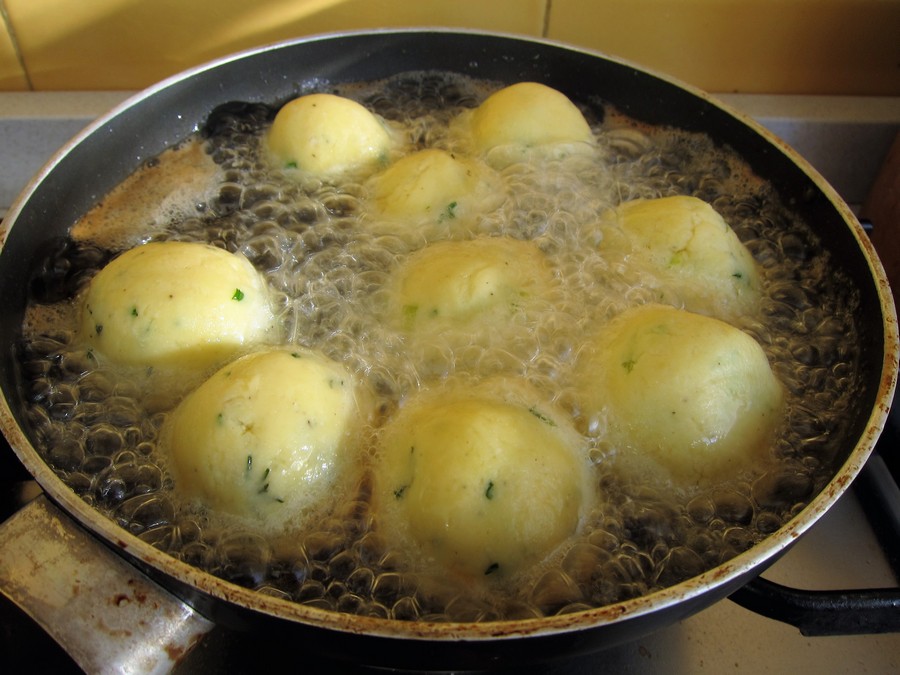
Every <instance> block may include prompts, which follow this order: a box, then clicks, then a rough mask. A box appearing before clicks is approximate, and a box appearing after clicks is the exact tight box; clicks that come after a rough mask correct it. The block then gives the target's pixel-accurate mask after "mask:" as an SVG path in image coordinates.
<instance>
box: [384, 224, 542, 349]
mask: <svg viewBox="0 0 900 675" xmlns="http://www.w3.org/2000/svg"><path fill="white" fill-rule="evenodd" d="M551 279H552V274H551V272H550V268H549V266H548V263H547V261H546V259H545V257H544V254H543V253H542V252H541V251H540V249H539V248H538V247H537V245H536V244H534V242H530V241H519V240H516V239H508V238H501V237H489V238H481V239H473V240H469V241H444V242H438V243H435V244H431V245H430V246H427V247H425V248H423V249H421V250H419V251H417V252H416V253H414V254H413V255H412V256H410V257H409V258H408V259H407V260H406V261H405V262H404V263H403V264H402V265H401V266H400V267H399V268H398V269H397V270H395V272H394V273H393V277H392V279H391V280H390V283H389V293H390V296H389V311H390V314H391V315H392V316H393V317H394V319H395V321H397V322H399V323H400V325H402V326H403V327H404V328H406V329H409V330H414V331H430V330H444V329H446V328H447V327H453V326H464V325H468V324H471V322H472V321H475V320H486V321H492V320H496V319H500V320H502V319H504V318H508V317H510V316H512V315H513V314H515V313H516V312H517V311H519V310H520V309H522V307H523V306H524V305H526V304H527V303H529V302H531V301H533V300H535V299H536V298H538V297H540V296H541V295H542V294H544V293H546V291H547V289H548V288H549V286H550V284H551Z"/></svg>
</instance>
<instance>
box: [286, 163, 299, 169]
mask: <svg viewBox="0 0 900 675" xmlns="http://www.w3.org/2000/svg"><path fill="white" fill-rule="evenodd" d="M284 168H285V169H296V168H297V162H288V163H287V164H285V165H284Z"/></svg>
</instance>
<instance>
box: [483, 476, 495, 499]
mask: <svg viewBox="0 0 900 675" xmlns="http://www.w3.org/2000/svg"><path fill="white" fill-rule="evenodd" d="M484 496H485V499H493V498H494V481H492V480H489V481H488V484H487V489H486V490H485V491H484Z"/></svg>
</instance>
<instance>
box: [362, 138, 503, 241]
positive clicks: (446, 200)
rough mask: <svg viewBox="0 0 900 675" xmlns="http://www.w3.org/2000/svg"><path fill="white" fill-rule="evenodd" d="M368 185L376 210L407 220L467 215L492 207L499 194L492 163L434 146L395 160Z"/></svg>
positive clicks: (439, 219)
mask: <svg viewBox="0 0 900 675" xmlns="http://www.w3.org/2000/svg"><path fill="white" fill-rule="evenodd" d="M370 190H371V193H372V198H373V202H374V205H375V209H376V211H377V212H378V213H379V214H380V215H381V216H383V217H386V218H388V219H390V220H394V221H396V220H402V221H405V222H408V223H409V224H410V225H413V224H416V223H421V222H427V223H442V224H445V225H451V224H453V221H465V220H469V219H471V218H472V217H473V216H475V215H478V214H479V213H487V212H489V211H492V210H494V209H496V208H497V207H498V206H499V205H500V204H501V203H502V202H503V200H504V198H505V195H504V191H503V187H502V184H501V182H500V179H499V177H498V176H497V175H496V173H495V172H494V171H493V170H492V169H490V168H489V167H487V166H486V165H484V164H482V163H480V162H478V161H476V160H474V159H471V158H468V157H460V156H457V155H455V154H452V153H450V152H447V151H445V150H438V149H428V150H420V151H419V152H414V153H412V154H410V155H407V156H406V157H403V158H402V159H399V160H397V161H396V162H395V163H394V164H392V165H391V166H390V167H388V168H387V169H386V170H385V171H383V172H382V173H380V174H378V175H376V176H375V177H374V178H373V179H372V180H371V182H370Z"/></svg>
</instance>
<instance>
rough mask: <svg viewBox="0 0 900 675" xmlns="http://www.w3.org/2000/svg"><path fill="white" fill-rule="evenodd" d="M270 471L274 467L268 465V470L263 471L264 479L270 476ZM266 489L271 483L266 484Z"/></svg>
mask: <svg viewBox="0 0 900 675" xmlns="http://www.w3.org/2000/svg"><path fill="white" fill-rule="evenodd" d="M270 471H272V469H271V468H269V467H266V470H265V471H264V472H263V477H262V479H263V480H265V479H266V478H268V477H269V472H270ZM266 489H267V490H268V489H269V485H268V484H266Z"/></svg>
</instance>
